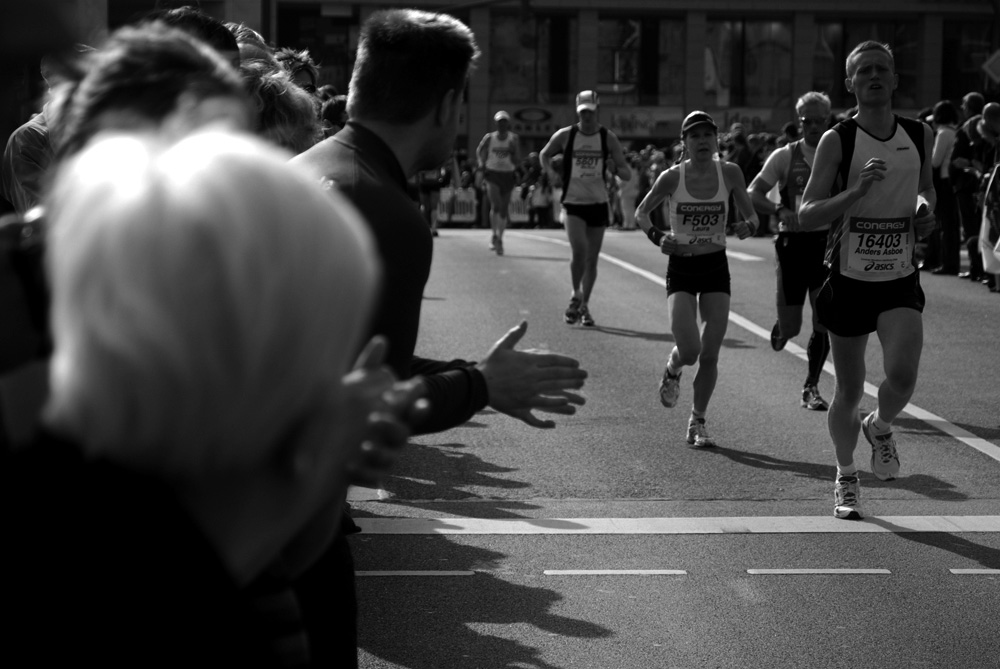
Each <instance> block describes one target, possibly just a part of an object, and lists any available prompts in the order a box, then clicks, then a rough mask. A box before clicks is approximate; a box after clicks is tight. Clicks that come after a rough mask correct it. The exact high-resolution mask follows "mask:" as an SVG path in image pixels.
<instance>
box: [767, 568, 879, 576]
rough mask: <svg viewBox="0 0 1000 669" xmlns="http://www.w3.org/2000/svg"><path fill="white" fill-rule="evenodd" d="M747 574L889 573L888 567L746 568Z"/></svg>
mask: <svg viewBox="0 0 1000 669" xmlns="http://www.w3.org/2000/svg"><path fill="white" fill-rule="evenodd" d="M747 573H748V574H762V575H772V574H779V575H783V576H788V575H799V574H803V575H812V574H891V573H892V572H891V571H889V570H888V569H747Z"/></svg>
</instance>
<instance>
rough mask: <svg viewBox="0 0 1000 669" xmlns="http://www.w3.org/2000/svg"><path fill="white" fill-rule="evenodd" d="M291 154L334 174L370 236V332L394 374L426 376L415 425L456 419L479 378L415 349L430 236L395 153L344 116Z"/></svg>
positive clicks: (422, 428) (432, 428) (482, 394)
mask: <svg viewBox="0 0 1000 669" xmlns="http://www.w3.org/2000/svg"><path fill="white" fill-rule="evenodd" d="M292 162H293V163H295V164H297V165H299V166H301V167H304V168H305V169H307V170H308V171H309V172H310V173H312V174H314V175H316V178H317V179H318V180H321V181H323V182H327V181H333V182H334V183H335V184H336V187H337V188H338V189H339V190H340V191H341V192H343V193H344V194H345V195H346V196H347V197H348V199H350V200H351V202H353V203H354V206H355V207H357V208H358V210H359V211H360V212H361V214H362V215H363V216H364V218H365V220H366V221H367V222H368V225H369V227H370V229H371V231H372V233H373V234H374V236H375V241H376V244H377V246H378V250H379V255H380V256H381V258H382V272H383V278H382V287H381V292H380V296H379V301H378V305H377V307H376V313H375V316H374V319H373V322H372V326H371V329H370V332H369V334H370V335H376V334H381V335H384V336H385V337H386V338H387V339H388V341H389V351H388V359H387V362H388V364H389V366H390V367H392V369H393V370H394V371H395V372H396V374H397V375H398V376H399V377H400V378H403V379H406V378H410V377H411V376H416V375H421V376H424V377H425V380H426V382H427V385H428V392H429V395H428V399H429V400H430V404H431V409H430V412H431V415H430V417H429V418H428V419H427V420H426V421H424V422H423V423H421V424H420V425H418V426H416V431H417V432H421V433H426V432H436V431H439V430H445V429H448V428H451V427H455V426H456V425H461V424H462V423H464V422H465V421H467V420H468V419H469V418H471V417H472V416H473V414H475V413H476V412H477V411H479V410H480V409H482V408H483V407H485V406H486V403H487V399H488V398H487V390H486V381H485V379H483V376H482V374H480V373H479V372H478V371H477V370H475V369H473V368H472V363H469V362H466V361H464V360H452V361H437V360H428V359H425V358H420V357H417V356H415V355H414V350H415V349H416V343H417V333H418V331H419V328H420V307H421V304H422V302H423V298H424V286H425V285H426V284H427V279H428V277H429V276H430V271H431V260H432V255H433V249H434V246H433V245H434V239H433V237H432V235H431V231H430V228H429V227H428V226H427V221H426V220H425V219H424V217H423V216H422V215H421V213H420V209H419V208H418V206H417V205H416V203H414V202H413V200H412V198H410V197H409V195H407V191H406V175H405V174H404V172H403V168H402V167H401V166H400V164H399V161H398V160H397V159H396V156H395V154H393V152H392V150H391V149H390V148H389V146H388V145H386V143H385V142H384V141H382V139H381V138H379V137H378V136H377V135H376V134H375V133H373V132H371V131H370V130H368V129H367V128H365V127H364V126H362V125H359V124H357V123H356V122H354V121H349V122H348V123H347V125H346V126H345V127H344V129H343V130H341V131H340V132H338V133H337V134H336V135H334V136H333V137H330V138H329V139H325V140H323V141H322V142H320V143H319V144H317V145H316V146H314V147H312V148H311V149H309V150H308V151H306V152H305V153H302V154H301V155H299V156H297V157H296V158H294V159H293V161H292Z"/></svg>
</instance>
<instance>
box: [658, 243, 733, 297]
mask: <svg viewBox="0 0 1000 669" xmlns="http://www.w3.org/2000/svg"><path fill="white" fill-rule="evenodd" d="M666 279H667V281H666V287H667V297H670V296H671V295H673V294H674V293H690V294H692V295H694V296H696V297H697V296H698V295H701V294H704V293H725V294H726V295H732V291H731V283H732V281H731V279H730V275H729V258H728V257H727V256H726V252H725V251H723V250H720V251H715V252H713V253H706V254H704V255H700V256H682V255H672V256H670V260H669V261H668V262H667V277H666Z"/></svg>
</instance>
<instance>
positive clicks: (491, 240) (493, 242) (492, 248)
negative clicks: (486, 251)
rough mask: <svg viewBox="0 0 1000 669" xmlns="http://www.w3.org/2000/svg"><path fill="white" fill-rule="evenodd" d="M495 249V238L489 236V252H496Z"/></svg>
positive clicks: (493, 235)
mask: <svg viewBox="0 0 1000 669" xmlns="http://www.w3.org/2000/svg"><path fill="white" fill-rule="evenodd" d="M496 248H497V236H496V234H492V235H490V251H496Z"/></svg>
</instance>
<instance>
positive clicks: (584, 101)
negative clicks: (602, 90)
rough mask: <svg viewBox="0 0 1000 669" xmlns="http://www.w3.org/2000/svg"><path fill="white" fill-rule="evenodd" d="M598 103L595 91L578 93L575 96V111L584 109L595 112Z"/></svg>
mask: <svg viewBox="0 0 1000 669" xmlns="http://www.w3.org/2000/svg"><path fill="white" fill-rule="evenodd" d="M599 104H600V102H599V101H598V99H597V91H580V92H579V93H577V95H576V111H577V112H580V111H582V110H584V109H589V110H590V111H597V105H599Z"/></svg>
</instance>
